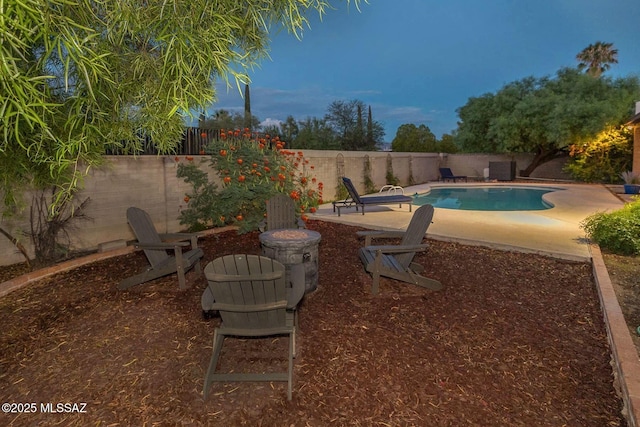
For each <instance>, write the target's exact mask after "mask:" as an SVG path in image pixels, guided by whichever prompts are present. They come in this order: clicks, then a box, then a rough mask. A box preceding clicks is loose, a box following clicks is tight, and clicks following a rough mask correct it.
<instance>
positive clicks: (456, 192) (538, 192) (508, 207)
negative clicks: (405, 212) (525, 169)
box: [413, 186, 560, 211]
mask: <svg viewBox="0 0 640 427" xmlns="http://www.w3.org/2000/svg"><path fill="white" fill-rule="evenodd" d="M557 190H560V189H559V188H535V187H522V186H521V187H517V186H472V187H471V186H469V187H461V186H455V187H433V188H432V189H431V191H429V192H428V193H423V194H418V195H415V196H414V197H413V204H414V205H418V206H422V205H426V204H427V203H430V204H432V205H433V207H436V208H444V209H459V210H470V211H540V210H545V209H551V208H552V207H553V204H551V203H549V202H546V201H545V200H543V197H542V196H543V195H544V194H547V193H550V192H553V191H557Z"/></svg>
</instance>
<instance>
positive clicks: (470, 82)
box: [210, 0, 640, 142]
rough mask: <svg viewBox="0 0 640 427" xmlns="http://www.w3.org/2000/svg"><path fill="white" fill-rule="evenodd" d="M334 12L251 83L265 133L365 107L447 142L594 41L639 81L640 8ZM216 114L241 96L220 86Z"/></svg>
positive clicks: (436, 2) (555, 1)
mask: <svg viewBox="0 0 640 427" xmlns="http://www.w3.org/2000/svg"><path fill="white" fill-rule="evenodd" d="M332 3H333V4H334V5H335V6H336V10H329V11H328V13H327V15H326V16H325V17H324V19H323V21H322V22H319V21H318V20H317V19H316V17H315V16H313V17H312V19H311V21H312V23H311V29H308V30H306V31H305V32H304V34H303V37H302V40H298V39H296V38H295V37H294V36H292V35H289V34H287V33H279V34H276V35H274V36H273V38H272V43H271V47H270V52H269V54H270V56H271V59H265V60H264V61H262V62H261V64H260V66H259V67H258V68H256V69H255V70H253V71H252V72H251V73H250V76H251V79H252V82H251V85H250V90H251V112H252V114H254V115H255V116H257V117H258V118H259V119H260V120H262V121H263V123H265V124H270V123H274V122H278V121H283V120H285V119H286V117H287V116H289V115H292V116H293V117H295V118H296V119H298V120H302V119H305V118H307V117H318V118H322V117H323V116H324V115H325V113H326V111H327V107H328V106H329V104H331V102H333V101H336V100H347V101H348V100H352V99H359V100H361V101H363V102H364V103H365V104H366V105H370V106H371V108H372V113H373V118H374V120H377V121H379V122H381V123H382V124H383V126H384V128H385V131H386V135H385V140H386V141H387V142H390V141H391V140H392V139H393V138H394V136H395V134H396V130H397V128H398V127H399V126H400V125H402V124H404V123H413V124H415V125H420V124H424V125H426V126H429V128H430V129H431V130H432V131H433V133H435V134H436V136H437V137H440V136H441V135H442V134H443V133H450V132H451V131H452V130H454V129H455V128H456V127H457V120H458V116H457V114H456V109H457V108H459V107H461V106H463V105H465V104H466V103H467V100H468V99H469V98H470V97H474V96H480V95H482V94H484V93H487V92H491V93H494V92H496V91H497V90H499V89H500V88H502V87H503V86H504V85H505V84H507V83H510V82H513V81H516V80H520V79H523V78H525V77H528V76H535V77H543V76H550V75H554V74H555V73H556V71H558V70H559V69H560V68H562V67H566V66H570V67H573V66H576V65H577V61H576V59H575V56H576V54H578V53H579V52H580V51H581V50H582V49H584V48H585V47H587V46H588V45H589V44H591V43H594V42H596V41H602V42H607V43H613V44H614V47H615V48H617V49H618V61H619V63H618V64H613V65H612V67H611V69H610V70H609V71H608V72H607V73H606V74H605V75H608V76H611V77H622V76H629V75H640V7H638V6H639V4H638V0H536V1H535V2H534V1H526V0H393V1H392V0H370V1H369V4H363V5H362V7H361V11H360V12H358V11H357V10H356V9H355V7H354V6H353V5H351V6H350V7H349V8H347V6H346V4H345V3H344V2H338V1H336V0H334V1H332ZM639 101H640V100H639ZM218 109H226V110H230V111H237V112H241V113H242V112H243V111H244V101H243V99H242V97H241V94H240V93H238V90H237V89H236V88H235V86H234V87H232V88H230V89H228V90H227V88H226V87H225V86H224V85H219V86H218V102H216V104H214V105H213V106H212V107H211V109H210V112H211V111H214V110H218Z"/></svg>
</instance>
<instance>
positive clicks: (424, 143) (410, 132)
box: [391, 124, 438, 153]
mask: <svg viewBox="0 0 640 427" xmlns="http://www.w3.org/2000/svg"><path fill="white" fill-rule="evenodd" d="M391 149H392V150H393V151H409V152H423V153H429V152H431V153H435V152H437V151H438V149H437V139H436V136H435V135H434V134H433V132H431V129H429V127H428V126H425V125H420V126H416V125H414V124H404V125H401V126H400V127H399V128H398V131H397V132H396V136H395V138H393V141H392V142H391Z"/></svg>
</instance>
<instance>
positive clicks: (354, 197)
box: [342, 176, 362, 203]
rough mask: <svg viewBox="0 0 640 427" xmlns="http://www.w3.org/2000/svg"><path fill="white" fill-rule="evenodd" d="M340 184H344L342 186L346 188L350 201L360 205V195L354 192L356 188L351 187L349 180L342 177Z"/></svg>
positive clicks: (356, 191)
mask: <svg viewBox="0 0 640 427" xmlns="http://www.w3.org/2000/svg"><path fill="white" fill-rule="evenodd" d="M342 182H343V183H344V186H345V187H346V188H347V192H348V193H349V197H351V199H352V200H353V201H354V202H356V203H362V200H361V199H360V194H358V190H356V187H355V186H354V185H353V182H351V180H350V179H349V178H347V177H346V176H343V177H342Z"/></svg>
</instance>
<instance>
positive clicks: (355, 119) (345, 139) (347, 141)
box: [324, 99, 384, 151]
mask: <svg viewBox="0 0 640 427" xmlns="http://www.w3.org/2000/svg"><path fill="white" fill-rule="evenodd" d="M363 108H364V103H363V102H362V101H360V100H357V99H354V100H351V101H342V100H340V101H334V102H332V103H331V104H330V105H329V107H328V108H327V113H326V114H325V116H324V119H325V121H326V122H327V124H328V125H329V126H331V127H332V128H333V130H334V132H335V133H336V138H337V140H338V141H339V142H340V148H342V149H343V150H350V151H363V150H374V149H375V147H376V146H377V145H378V144H380V143H382V142H383V138H384V127H383V126H382V125H381V124H380V123H378V122H376V121H371V122H369V123H367V128H370V129H371V131H370V135H371V139H370V140H369V139H366V138H365V134H364V127H363V126H362V118H361V117H362V110H363ZM358 111H360V113H358ZM359 117H360V119H359ZM371 143H373V146H370V145H369V144H371Z"/></svg>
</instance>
